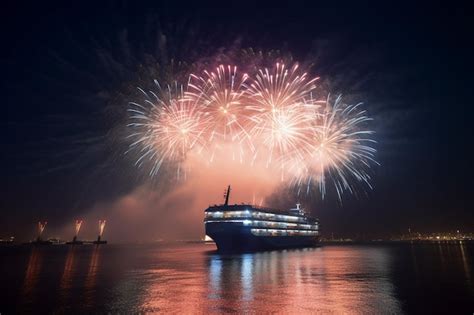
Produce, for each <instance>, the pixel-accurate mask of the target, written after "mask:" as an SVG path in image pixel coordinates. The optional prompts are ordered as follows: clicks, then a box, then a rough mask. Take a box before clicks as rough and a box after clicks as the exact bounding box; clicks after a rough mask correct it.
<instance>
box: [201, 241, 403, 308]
mask: <svg viewBox="0 0 474 315" xmlns="http://www.w3.org/2000/svg"><path fill="white" fill-rule="evenodd" d="M391 263H392V257H391V255H390V253H389V252H388V251H383V250H380V249H370V248H356V247H353V248H343V249H342V248H341V249H338V248H334V249H333V250H331V251H328V250H324V251H323V250H321V249H301V250H285V251H272V252H264V253H253V254H244V255H235V256H221V255H210V256H209V257H208V258H207V264H208V269H209V281H208V283H209V286H208V289H209V294H208V297H210V298H211V299H213V300H214V301H215V303H216V306H215V308H216V310H217V311H243V312H248V311H252V310H259V311H262V312H271V311H275V310H278V311H279V312H290V313H291V312H295V311H302V312H311V311H316V310H317V311H328V312H336V313H351V312H353V311H354V310H358V312H362V313H376V312H379V311H380V310H385V311H387V312H390V313H399V312H401V307H400V303H399V302H398V300H397V298H396V296H395V293H394V288H393V285H392V283H391V281H390V272H391Z"/></svg>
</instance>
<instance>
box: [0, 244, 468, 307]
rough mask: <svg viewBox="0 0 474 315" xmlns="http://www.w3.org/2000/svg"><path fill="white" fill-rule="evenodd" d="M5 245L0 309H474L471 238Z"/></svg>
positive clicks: (2, 259) (1, 264)
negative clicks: (256, 249)
mask: <svg viewBox="0 0 474 315" xmlns="http://www.w3.org/2000/svg"><path fill="white" fill-rule="evenodd" d="M214 249H215V247H214V245H209V244H207V245H206V244H169V245H165V244H156V245H106V246H99V247H95V246H76V247H68V246H49V247H36V248H35V247H28V246H18V247H2V248H0V255H1V262H0V268H1V269H0V270H1V279H0V280H1V289H0V290H1V292H0V293H1V296H0V313H1V314H6V313H23V312H34V313H37V312H49V313H51V312H60V313H70V312H80V313H104V312H110V313H122V314H124V313H125V314H127V313H134V312H135V313H136V312H165V313H168V312H173V313H213V312H214V313H222V312H239V313H241V312H244V313H262V312H263V313H268V312H276V313H292V314H295V313H315V312H320V313H329V312H330V313H365V314H367V313H371V314H381V313H420V312H422V313H435V312H436V313H440V312H441V313H466V314H472V313H473V312H474V283H473V276H474V275H473V272H474V266H473V260H474V245H473V244H466V243H464V244H459V243H457V244H388V245H383V244H372V245H326V246H323V247H320V248H314V249H299V250H283V251H270V252H262V253H252V254H241V255H226V256H222V255H219V254H217V253H216V252H215V251H214Z"/></svg>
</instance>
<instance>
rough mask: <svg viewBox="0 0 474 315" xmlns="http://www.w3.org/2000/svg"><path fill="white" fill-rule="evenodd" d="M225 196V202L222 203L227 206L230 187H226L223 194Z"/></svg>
mask: <svg viewBox="0 0 474 315" xmlns="http://www.w3.org/2000/svg"><path fill="white" fill-rule="evenodd" d="M224 195H225V202H224V205H226V206H227V205H228V204H229V196H230V185H229V186H227V191H226V193H225V194H224Z"/></svg>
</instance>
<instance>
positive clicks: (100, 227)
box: [99, 220, 105, 237]
mask: <svg viewBox="0 0 474 315" xmlns="http://www.w3.org/2000/svg"><path fill="white" fill-rule="evenodd" d="M104 229H105V220H99V237H102V235H103V234H104Z"/></svg>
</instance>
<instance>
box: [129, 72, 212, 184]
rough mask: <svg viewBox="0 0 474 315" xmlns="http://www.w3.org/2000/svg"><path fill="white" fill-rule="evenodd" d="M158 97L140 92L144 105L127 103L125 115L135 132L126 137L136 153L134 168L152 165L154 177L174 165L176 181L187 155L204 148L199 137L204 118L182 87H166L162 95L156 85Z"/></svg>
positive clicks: (201, 132) (203, 128) (196, 104)
mask: <svg viewBox="0 0 474 315" xmlns="http://www.w3.org/2000/svg"><path fill="white" fill-rule="evenodd" d="M155 83H156V86H157V87H158V93H154V92H153V91H149V92H148V93H147V92H145V91H144V90H143V89H140V88H139V90H140V92H141V93H142V94H143V95H144V96H145V99H144V102H143V103H144V104H139V103H136V102H132V103H130V108H129V109H128V111H129V112H130V113H131V114H130V119H131V120H132V122H131V123H130V124H128V126H129V127H132V128H133V129H135V130H136V131H135V132H134V133H132V134H131V135H130V136H129V137H130V138H133V139H134V141H133V143H132V144H131V145H130V149H136V150H137V151H138V153H139V157H138V158H137V160H136V162H135V164H136V165H138V166H142V165H143V164H144V163H145V162H150V163H151V165H152V166H151V169H150V172H149V174H150V175H151V176H154V175H156V174H157V173H158V171H159V170H160V168H161V166H162V165H163V164H175V165H177V174H178V177H179V176H180V173H181V166H182V163H183V162H184V160H185V159H186V155H187V154H188V152H189V151H191V150H192V149H194V148H197V147H199V149H202V148H203V147H204V146H205V141H204V139H203V137H202V134H203V132H204V130H205V129H206V128H205V126H206V125H207V124H206V120H207V118H206V117H204V115H203V114H202V112H201V111H200V108H199V104H198V103H197V102H196V101H195V100H193V99H191V98H187V97H185V93H184V87H183V86H182V85H178V84H177V83H175V85H174V86H173V87H172V86H167V87H166V89H165V90H164V91H163V90H162V89H161V86H160V85H159V83H158V82H156V81H155Z"/></svg>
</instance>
